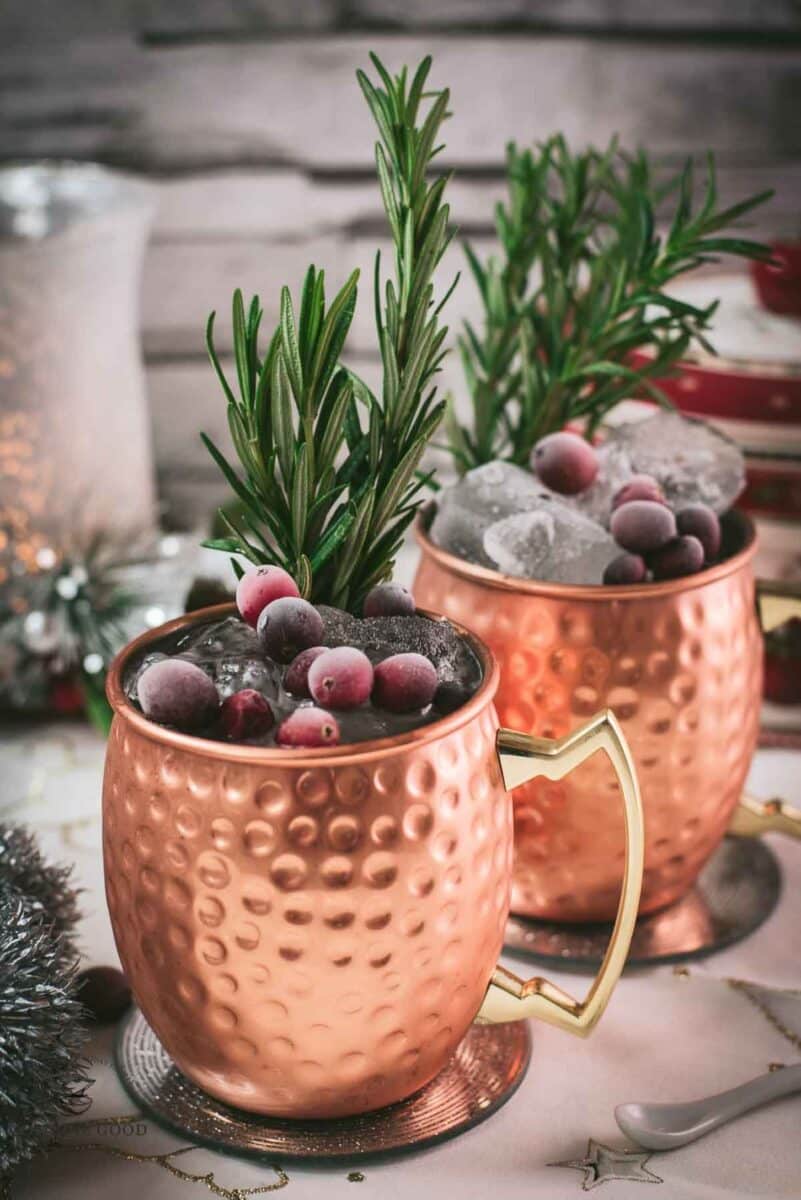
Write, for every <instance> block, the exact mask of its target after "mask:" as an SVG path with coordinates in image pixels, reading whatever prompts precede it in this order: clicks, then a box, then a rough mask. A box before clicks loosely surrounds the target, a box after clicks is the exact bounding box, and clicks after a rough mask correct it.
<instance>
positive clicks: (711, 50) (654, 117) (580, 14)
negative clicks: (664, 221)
mask: <svg viewBox="0 0 801 1200" xmlns="http://www.w3.org/2000/svg"><path fill="white" fill-rule="evenodd" d="M370 48H374V49H376V50H377V51H378V53H379V54H380V55H381V56H382V57H383V58H384V59H385V61H387V63H388V64H389V65H390V66H393V67H397V66H398V65H400V64H401V63H402V62H413V61H415V60H417V59H418V58H419V57H420V56H421V55H422V54H424V53H426V52H430V53H432V54H433V56H434V59H435V70H434V79H435V81H436V82H437V83H440V84H444V83H447V84H448V85H449V86H450V87H451V89H452V93H453V111H454V117H453V120H452V121H451V122H450V124H449V126H448V128H447V143H448V145H447V152H446V154H445V155H444V156H443V166H444V167H448V168H453V169H454V170H455V171H456V177H455V179H454V182H453V184H452V191H451V199H452V207H453V211H454V216H455V219H456V222H457V224H458V225H459V227H460V229H461V230H462V231H463V232H466V233H468V234H469V235H470V236H471V237H472V238H473V239H474V241H475V242H476V243H477V244H478V247H479V248H480V249H482V250H484V249H488V248H489V247H490V246H491V245H492V222H491V214H492V205H493V203H494V201H495V199H496V198H497V197H498V196H499V195H500V193H501V188H502V154H503V146H504V142H505V141H506V140H507V139H508V138H510V137H514V138H517V139H518V140H519V141H521V142H527V141H530V140H532V139H536V138H540V137H543V136H545V135H547V134H548V133H550V132H552V131H553V130H555V129H562V130H564V131H565V132H566V133H567V135H568V136H569V137H570V139H572V140H573V141H574V142H575V143H577V144H578V143H584V142H588V141H595V142H603V141H605V140H606V139H608V138H609V137H610V136H611V134H612V133H614V132H617V133H619V134H620V136H621V139H622V141H623V142H624V143H625V144H626V145H629V146H636V145H638V144H644V145H647V146H649V147H650V148H651V149H652V150H653V151H654V153H656V154H657V155H658V156H659V159H660V161H662V162H664V164H665V166H666V168H667V167H669V166H672V165H675V164H676V163H677V162H679V161H680V160H681V159H682V157H683V156H684V155H685V154H686V153H690V152H692V153H702V152H703V151H704V150H706V148H707V147H711V148H713V149H714V150H715V152H716V154H717V156H718V161H719V165H720V175H721V190H722V193H723V195H724V198H731V199H735V198H739V197H741V196H742V195H744V194H746V193H748V192H749V191H751V190H752V189H753V190H756V189H761V188H763V187H767V186H772V187H775V188H776V190H777V195H776V199H775V200H774V201H773V203H772V205H771V208H770V210H767V211H766V212H765V214H764V216H763V217H762V218H761V231H762V232H767V231H768V230H770V229H780V230H786V229H788V228H791V227H793V226H798V225H799V224H801V3H799V0H673V2H672V3H668V2H667V0H495V2H494V3H492V2H491V0H128V2H125V0H105V2H98V0H4V2H3V4H2V6H0V161H3V160H12V159H19V158H24V159H30V158H36V157H39V156H56V157H63V156H69V157H74V158H78V159H96V160H99V161H101V162H105V163H107V164H110V165H113V166H116V167H121V168H124V169H127V170H130V171H134V172H136V173H138V174H141V175H144V176H147V177H148V178H150V179H151V180H152V182H153V186H154V189H155V194H156V198H157V201H158V211H157V216H156V220H155V225H154V230H153V236H152V239H151V243H150V247H149V251H148V255H147V260H146V264H145V271H144V280H143V300H142V333H143V344H144V349H145V356H146V364H147V372H148V383H149V394H150V400H151V408H152V417H153V429H154V440H155V447H156V457H157V466H158V472H159V483H160V489H161V494H162V497H163V500H164V503H165V507H166V510H167V512H168V514H169V516H170V518H171V519H172V520H174V521H176V522H178V523H186V522H188V521H191V520H193V519H195V518H196V517H197V516H198V515H199V514H201V513H205V512H207V511H208V510H209V509H210V507H211V506H212V505H213V503H214V502H215V501H216V499H217V498H218V496H219V495H220V494H221V489H220V486H219V480H218V478H217V475H216V473H215V470H214V468H213V467H212V466H211V464H210V463H209V462H208V461H207V460H206V458H205V452H204V451H203V450H202V447H200V445H199V442H198V439H197V436H196V434H197V430H198V429H199V428H200V427H203V428H205V429H207V430H208V431H209V432H212V433H213V434H215V435H216V436H218V437H220V439H221V440H222V441H225V430H224V428H223V426H224V411H223V405H222V403H221V400H220V397H219V395H218V392H217V389H216V386H215V382H214V380H213V378H212V376H211V374H210V370H209V368H208V367H207V365H206V362H205V358H204V354H203V349H202V328H203V323H204V319H205V316H206V314H207V311H208V310H209V309H210V308H212V307H215V308H217V309H219V310H221V312H220V316H221V320H220V327H219V332H220V338H221V341H222V344H223V346H224V347H225V348H226V349H227V350H230V325H229V322H228V320H227V308H228V304H229V300H230V294H231V292H232V290H233V288H234V287H235V286H241V287H243V288H244V289H245V290H246V291H248V290H258V291H259V293H260V294H261V296H262V298H263V300H264V301H265V307H266V309H267V315H268V317H269V318H272V317H274V316H275V314H276V303H277V297H278V290H279V287H280V285H281V284H282V283H284V282H287V283H289V284H291V285H292V286H293V287H297V285H298V283H299V280H300V279H301V277H302V274H303V271H304V269H305V266H306V264H307V263H308V262H311V261H314V262H316V263H317V264H318V265H322V266H325V267H326V269H327V272H328V274H329V276H330V278H331V281H332V286H333V285H334V283H336V282H339V281H341V280H342V279H343V278H344V277H345V275H346V274H347V272H348V271H349V270H350V269H351V268H352V266H354V265H358V266H360V267H362V269H363V270H364V271H368V272H369V271H370V269H371V263H372V257H373V254H374V251H375V248H376V247H377V246H378V245H385V244H386V242H385V236H384V227H383V222H382V218H381V210H380V204H379V199H378V193H377V189H376V186H375V183H374V179H373V172H372V140H373V134H372V130H371V127H370V123H369V119H368V117H367V114H366V110H365V108H364V104H363V102H362V99H361V96H360V93H359V91H358V89H357V87H356V85H355V82H354V78H353V75H354V70H355V68H356V67H357V66H358V65H363V64H364V63H365V62H366V59H367V52H368V50H369V49H370ZM459 265H460V250H459V248H458V247H454V249H453V251H452V253H451V254H450V256H449V259H448V261H447V262H446V263H445V264H443V268H442V272H441V276H442V280H443V284H444V283H445V282H446V281H447V280H448V279H449V278H450V277H451V276H452V274H453V272H454V270H455V269H457V267H458V266H459ZM368 278H369V274H368ZM369 293H370V289H369V287H367V288H364V289H363V299H362V303H361V305H360V308H359V312H358V315H357V318H356V321H355V324H354V329H353V337H352V341H351V345H350V358H351V361H352V362H353V363H354V365H356V366H357V368H358V369H360V370H362V371H363V372H364V374H365V375H366V376H367V377H368V378H369V377H373V378H374V377H375V375H376V370H377V368H376V359H375V351H374V341H373V326H372V314H371V311H370V294H369ZM474 311H475V297H474V295H473V293H472V291H471V288H470V285H469V284H468V283H467V282H464V283H463V285H462V286H461V287H460V288H459V289H458V290H457V293H456V295H455V296H454V298H453V300H452V302H451V305H450V312H449V316H450V319H451V322H452V323H453V324H456V323H458V321H459V320H460V319H461V318H462V317H463V316H464V315H465V314H468V313H471V312H474ZM446 383H447V384H449V385H450V386H451V387H452V388H453V389H454V390H455V391H456V392H457V393H458V390H459V386H460V384H459V372H458V366H457V365H456V363H455V362H453V361H452V362H451V364H450V367H449V369H448V370H447V371H446Z"/></svg>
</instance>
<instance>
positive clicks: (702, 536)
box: [676, 504, 720, 563]
mask: <svg viewBox="0 0 801 1200" xmlns="http://www.w3.org/2000/svg"><path fill="white" fill-rule="evenodd" d="M676 528H677V529H678V531H679V533H689V534H692V536H693V537H697V538H698V541H699V542H700V543H701V545H702V546H703V547H704V558H705V559H706V561H707V562H708V563H711V562H714V561H715V559H716V558H717V556H718V555H719V554H720V521H719V520H718V515H717V513H716V512H714V510H713V509H711V508H709V507H708V506H707V505H706V504H688V505H686V507H685V508H682V509H680V510H679V512H677V513H676Z"/></svg>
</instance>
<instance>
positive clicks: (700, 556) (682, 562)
mask: <svg viewBox="0 0 801 1200" xmlns="http://www.w3.org/2000/svg"><path fill="white" fill-rule="evenodd" d="M703 565H704V547H703V546H702V545H701V543H700V542H699V540H698V538H697V537H693V536H692V535H691V534H682V536H681V537H677V538H674V539H673V541H672V542H668V544H667V546H663V547H662V549H661V550H657V551H656V553H655V554H651V555H649V556H648V566H649V567H650V568H651V570H652V571H653V574H654V579H678V578H679V577H680V576H682V575H695V573H696V571H700V570H701V568H702V567H703Z"/></svg>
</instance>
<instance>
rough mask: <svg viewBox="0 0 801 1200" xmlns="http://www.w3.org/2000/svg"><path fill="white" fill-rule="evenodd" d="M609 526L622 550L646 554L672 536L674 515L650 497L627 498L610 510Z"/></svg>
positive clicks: (663, 544)
mask: <svg viewBox="0 0 801 1200" xmlns="http://www.w3.org/2000/svg"><path fill="white" fill-rule="evenodd" d="M609 529H610V531H611V533H612V537H613V538H614V539H615V541H616V542H617V544H618V545H619V546H622V547H623V549H624V550H631V551H633V552H634V553H635V554H647V553H648V552H649V551H651V550H659V549H660V547H662V546H665V545H667V543H668V542H669V541H670V540H671V539H672V538H674V537H675V536H676V518H675V517H674V516H673V513H672V512H671V511H670V509H669V508H666V507H665V505H664V504H658V503H657V502H656V501H654V500H629V501H628V503H626V504H621V506H620V508H616V509H615V511H614V512H613V513H612V519H611V521H610V523H609Z"/></svg>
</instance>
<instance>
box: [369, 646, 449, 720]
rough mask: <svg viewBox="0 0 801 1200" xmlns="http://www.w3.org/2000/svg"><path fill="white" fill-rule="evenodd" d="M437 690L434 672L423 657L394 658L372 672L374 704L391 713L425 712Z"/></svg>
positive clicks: (400, 656)
mask: <svg viewBox="0 0 801 1200" xmlns="http://www.w3.org/2000/svg"><path fill="white" fill-rule="evenodd" d="M436 690H437V669H436V667H435V666H434V664H433V663H432V662H431V661H430V659H427V658H425V657H424V655H422V654H393V655H392V656H391V657H390V658H385V659H384V661H383V662H380V663H379V664H378V666H377V667H376V669H375V683H374V685H373V700H374V701H375V703H376V704H377V705H378V706H379V707H380V708H387V709H389V711H390V712H411V711H412V710H413V709H415V708H425V707H426V705H427V704H430V703H431V701H432V700H433V698H434V693H435V692H436Z"/></svg>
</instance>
